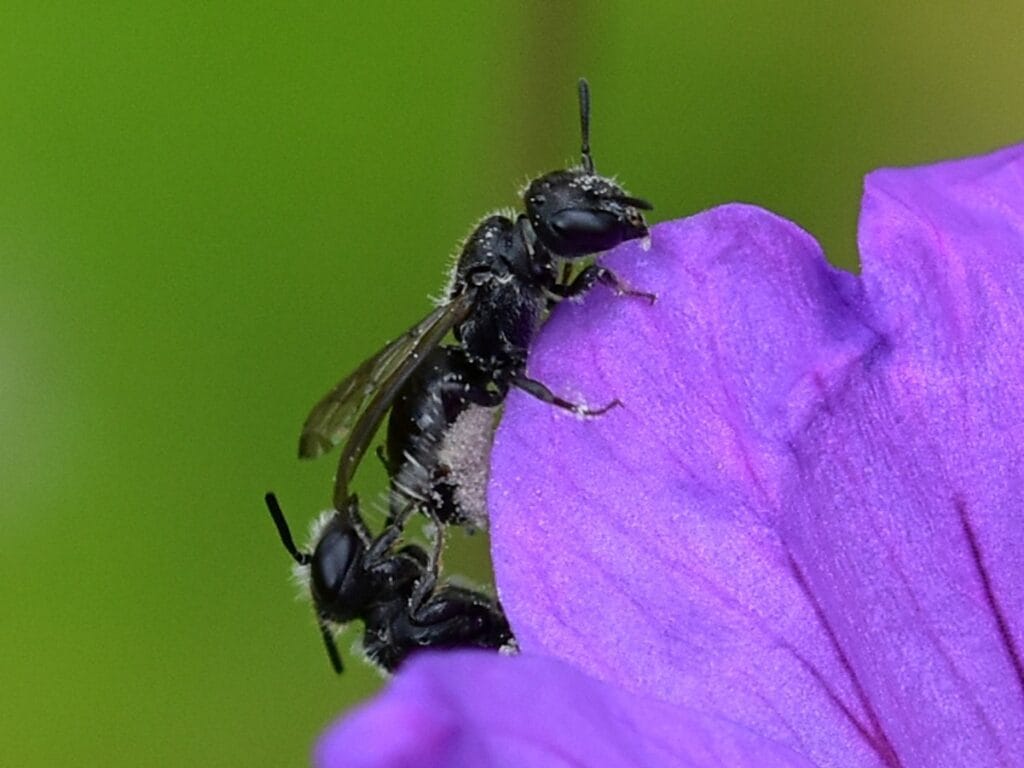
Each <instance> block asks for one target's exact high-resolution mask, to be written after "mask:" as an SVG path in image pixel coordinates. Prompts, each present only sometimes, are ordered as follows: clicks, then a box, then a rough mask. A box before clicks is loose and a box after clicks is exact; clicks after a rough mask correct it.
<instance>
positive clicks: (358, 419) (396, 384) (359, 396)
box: [299, 291, 476, 503]
mask: <svg viewBox="0 0 1024 768" xmlns="http://www.w3.org/2000/svg"><path fill="white" fill-rule="evenodd" d="M475 299H476V292H475V291H466V292H464V293H461V294H459V295H457V296H456V297H455V298H453V299H452V300H451V301H450V302H448V303H447V304H443V305H442V306H440V307H438V308H437V309H435V310H434V311H433V312H431V313H430V314H429V315H427V316H426V317H425V318H423V320H421V321H420V322H419V323H417V324H416V325H415V326H414V327H412V328H410V329H409V330H408V331H406V332H405V333H404V334H402V335H401V336H400V337H399V338H397V339H395V340H394V341H392V342H390V343H389V344H388V345H387V346H385V347H384V348H383V349H382V350H381V351H380V352H378V353H377V354H375V355H374V356H373V357H371V358H370V359H368V360H366V361H365V362H364V363H363V364H362V365H360V366H359V367H358V368H357V369H356V370H355V371H354V372H353V373H352V374H350V375H349V376H347V377H346V378H345V379H343V380H342V381H341V382H339V383H338V385H337V386H336V387H334V389H332V390H331V391H330V392H328V393H327V394H326V395H324V397H323V398H322V399H321V400H320V402H318V403H317V404H316V405H315V406H313V410H312V411H310V413H309V416H307V417H306V421H305V423H304V424H303V425H302V435H301V436H300V437H299V457H300V458H315V457H317V456H322V455H323V454H324V453H326V452H327V451H329V450H330V449H331V448H333V447H334V446H335V445H338V444H339V443H344V445H343V447H342V451H341V458H340V460H339V464H338V474H337V477H336V478H335V486H334V487H335V499H336V500H338V499H340V500H341V503H345V501H346V500H347V499H348V495H349V494H348V484H349V481H350V480H351V479H352V475H353V474H354V473H355V468H356V466H357V465H358V464H359V462H360V460H361V459H362V458H363V455H364V454H365V453H366V450H367V448H368V447H369V445H370V441H371V440H373V436H374V434H375V433H376V432H377V428H378V427H379V426H380V423H381V422H382V421H383V420H384V415H385V414H386V413H387V411H388V409H389V408H390V407H391V404H392V403H393V402H394V399H395V396H396V395H397V394H398V390H399V389H401V387H402V385H403V384H404V383H405V382H406V381H407V380H408V378H409V377H410V376H411V375H412V374H413V373H414V372H415V370H416V369H417V368H418V367H419V366H420V365H421V364H422V362H423V360H424V358H425V357H426V355H427V353H428V352H429V351H430V350H431V349H433V348H434V347H436V346H437V345H438V344H440V343H441V340H442V339H443V338H444V337H445V336H446V335H447V334H448V332H449V331H450V330H451V329H452V328H454V327H455V326H456V325H458V324H459V323H460V322H462V321H463V320H465V319H466V316H467V315H468V314H469V312H470V310H471V309H472V308H473V302H474V300H475Z"/></svg>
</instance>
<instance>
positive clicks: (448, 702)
mask: <svg viewBox="0 0 1024 768" xmlns="http://www.w3.org/2000/svg"><path fill="white" fill-rule="evenodd" d="M314 762H315V764H316V765H318V766H320V767H321V768H335V767H337V768H343V767H344V768H399V767H400V766H403V767H404V766H417V768H432V767H433V766H438V767H440V766H444V767H445V768H460V767H462V766H465V768H479V767H480V766H489V767H494V768H501V767H502V766H509V768H513V767H514V768H540V767H541V766H600V767H601V768H633V767H634V766H678V768H718V766H726V765H727V766H730V768H812V764H811V763H808V762H807V761H805V760H804V759H803V758H801V757H799V756H797V755H794V754H792V753H791V752H790V750H788V749H786V748H785V747H782V746H780V745H778V744H774V743H772V742H770V741H768V740H766V739H763V738H761V737H758V736H756V735H754V734H751V733H749V732H747V731H745V730H744V729H742V728H740V727H738V726H736V725H735V724H734V723H730V722H728V721H724V720H720V719H716V718H714V717H710V716H707V715H705V714H701V713H699V712H695V711H693V710H688V709H684V708H680V707H674V706H671V705H667V704H664V703H661V702H658V701H654V700H651V699H647V698H642V697H639V696H633V695H629V694H626V693H625V692H623V691H621V690H619V689H616V688H614V687H611V686H608V685H605V684H603V683H600V682H598V681H596V680H594V679H593V678H590V677H588V676H586V675H584V674H582V673H580V672H578V671H576V670H574V669H573V668H572V667H570V666H569V665H567V664H564V663H562V662H558V661H555V660H553V659H544V658H537V657H529V656H521V657H519V658H507V657H502V656H498V655H495V654H487V653H479V652H468V651H467V652H460V653H447V654H423V655H421V656H420V657H418V658H416V659H414V660H413V661H411V662H410V663H409V665H408V667H407V668H405V669H403V670H402V672H401V674H399V675H398V676H397V677H396V678H395V679H394V681H393V682H392V684H391V685H390V687H389V688H388V690H387V692H386V693H385V694H384V695H383V696H381V697H380V698H378V699H377V700H376V701H375V702H374V703H373V704H372V705H370V706H368V707H365V708H363V709H362V710H359V711H357V712H356V713H355V714H353V715H352V716H351V717H349V718H347V719H346V720H344V721H343V722H341V723H339V724H337V725H335V726H334V727H332V728H331V729H330V730H329V731H328V732H327V734H326V735H325V736H324V737H323V739H321V741H320V743H319V744H318V746H317V750H316V755H315V760H314Z"/></svg>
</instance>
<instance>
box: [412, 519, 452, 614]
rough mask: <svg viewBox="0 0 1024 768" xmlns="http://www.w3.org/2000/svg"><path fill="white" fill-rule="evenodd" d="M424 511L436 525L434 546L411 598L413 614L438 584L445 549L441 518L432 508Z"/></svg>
mask: <svg viewBox="0 0 1024 768" xmlns="http://www.w3.org/2000/svg"><path fill="white" fill-rule="evenodd" d="M423 513H424V514H425V515H426V516H427V517H428V518H429V519H430V522H431V524H432V525H433V526H434V547H433V550H432V551H431V553H430V563H429V564H428V565H427V567H426V569H425V570H424V572H423V576H422V577H421V578H420V580H419V581H418V582H417V583H416V588H415V589H414V590H413V592H412V597H410V598H409V611H410V613H411V614H413V615H415V614H416V612H417V611H419V609H420V607H421V606H422V605H423V604H424V603H426V602H427V601H428V600H429V599H430V597H431V596H432V595H433V594H434V588H435V587H436V586H437V579H438V576H439V574H440V571H441V553H442V552H443V551H444V526H443V525H442V524H441V520H440V519H439V518H438V516H437V513H436V512H434V510H432V509H430V508H426V509H424V510H423Z"/></svg>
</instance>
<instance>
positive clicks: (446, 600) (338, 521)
mask: <svg viewBox="0 0 1024 768" xmlns="http://www.w3.org/2000/svg"><path fill="white" fill-rule="evenodd" d="M266 503H267V508H268V509H269V510H270V515H271V517H272V518H273V520H274V524H275V525H276V526H277V530H278V533H279V534H280V536H281V541H282V543H283V544H284V546H285V549H287V550H288V552H289V554H291V556H292V558H294V560H295V562H296V563H298V565H299V566H301V567H303V568H307V569H308V576H309V585H310V592H311V594H312V597H313V606H314V608H315V610H316V614H317V622H318V624H319V626H320V631H321V634H322V635H323V639H324V644H325V645H326V647H327V654H328V656H329V657H330V660H331V664H332V666H333V667H334V670H335V671H336V672H341V671H342V662H341V655H340V654H339V653H338V649H337V646H336V645H335V643H334V637H333V633H332V627H333V626H334V625H340V624H347V623H348V622H350V621H355V620H360V621H362V622H363V624H364V627H365V629H364V632H363V649H364V651H365V652H366V655H367V656H368V657H369V658H370V659H371V660H372V661H374V662H375V663H377V664H379V665H380V666H381V667H383V668H384V669H386V670H387V671H389V672H391V671H394V670H395V669H396V668H397V667H398V666H399V665H400V664H401V663H402V661H403V660H404V659H405V658H406V657H407V656H408V655H409V654H410V653H412V652H413V651H415V650H417V649H419V648H454V647H471V648H501V647H502V646H504V645H507V644H508V643H510V642H511V640H512V632H511V630H510V629H509V626H508V621H507V620H506V619H505V615H504V614H503V613H502V611H501V607H500V606H499V605H498V603H497V601H495V600H493V599H492V598H490V597H488V596H487V595H484V594H482V593H480V592H474V591H472V590H468V589H464V588H461V587H456V586H453V585H450V584H442V585H440V586H438V585H437V581H436V570H435V568H434V567H433V566H432V564H431V563H432V561H431V558H430V557H428V555H427V553H426V552H425V551H424V550H423V549H422V548H420V547H418V546H416V545H414V544H407V545H405V546H402V547H400V548H396V544H397V543H398V539H399V537H400V536H401V533H402V524H403V523H404V519H399V520H396V521H395V522H394V523H393V524H391V525H390V526H388V527H387V528H386V529H385V530H384V531H383V532H382V533H381V534H380V535H379V536H377V537H373V536H372V535H371V534H370V532H369V531H368V529H367V528H366V525H365V523H364V522H363V519H362V516H361V514H360V512H359V504H358V501H357V499H356V497H355V496H352V497H350V498H349V499H348V500H347V503H346V504H345V506H344V507H343V508H342V509H341V510H340V511H335V512H334V513H332V514H331V516H330V517H329V518H328V520H327V522H326V524H325V526H324V527H323V529H322V530H321V531H320V532H319V534H318V536H317V541H316V546H315V547H314V549H313V552H312V553H308V552H302V551H300V550H299V549H298V548H297V547H296V546H295V542H294V540H293V539H292V535H291V531H290V530H289V528H288V523H287V522H286V521H285V517H284V513H283V512H282V511H281V507H280V505H279V504H278V502H277V498H276V497H275V496H274V494H272V493H268V494H267V495H266ZM435 562H436V561H435Z"/></svg>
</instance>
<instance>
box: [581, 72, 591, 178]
mask: <svg viewBox="0 0 1024 768" xmlns="http://www.w3.org/2000/svg"><path fill="white" fill-rule="evenodd" d="M579 87H580V135H581V136H582V138H583V141H582V146H581V148H580V153H581V154H582V155H583V170H584V171H586V172H587V173H593V172H594V158H593V157H591V155H590V86H589V85H588V84H587V79H586V78H585V77H581V78H580V84H579Z"/></svg>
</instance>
